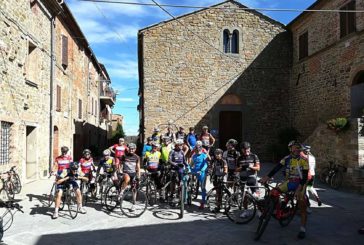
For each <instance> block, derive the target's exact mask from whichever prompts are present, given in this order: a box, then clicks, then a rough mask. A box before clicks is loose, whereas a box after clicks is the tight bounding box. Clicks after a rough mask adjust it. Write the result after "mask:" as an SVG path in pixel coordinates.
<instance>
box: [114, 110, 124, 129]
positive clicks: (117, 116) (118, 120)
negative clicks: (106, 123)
mask: <svg viewBox="0 0 364 245" xmlns="http://www.w3.org/2000/svg"><path fill="white" fill-rule="evenodd" d="M123 121H124V116H123V115H120V114H113V115H112V130H113V131H115V130H116V128H117V126H118V124H120V125H123Z"/></svg>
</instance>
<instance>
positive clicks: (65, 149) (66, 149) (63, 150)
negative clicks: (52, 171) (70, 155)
mask: <svg viewBox="0 0 364 245" xmlns="http://www.w3.org/2000/svg"><path fill="white" fill-rule="evenodd" d="M68 151H69V149H68V147H67V146H62V147H61V152H62V153H67V152H68Z"/></svg>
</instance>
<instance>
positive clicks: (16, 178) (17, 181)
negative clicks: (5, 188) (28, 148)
mask: <svg viewBox="0 0 364 245" xmlns="http://www.w3.org/2000/svg"><path fill="white" fill-rule="evenodd" d="M15 168H16V166H12V167H11V168H10V170H9V171H8V173H9V174H10V180H11V182H13V185H14V193H15V194H19V193H20V192H21V189H22V184H21V181H20V177H19V175H18V173H17V172H16V171H15Z"/></svg>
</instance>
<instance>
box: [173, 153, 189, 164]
mask: <svg viewBox="0 0 364 245" xmlns="http://www.w3.org/2000/svg"><path fill="white" fill-rule="evenodd" d="M168 159H169V160H168V162H169V163H170V164H172V165H178V164H183V165H187V163H186V158H185V155H184V154H183V151H182V150H172V151H171V152H170V154H169V158H168Z"/></svg>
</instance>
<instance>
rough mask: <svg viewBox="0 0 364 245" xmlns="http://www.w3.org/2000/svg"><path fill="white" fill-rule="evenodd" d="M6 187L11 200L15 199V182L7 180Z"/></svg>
mask: <svg viewBox="0 0 364 245" xmlns="http://www.w3.org/2000/svg"><path fill="white" fill-rule="evenodd" d="M5 187H6V188H5V189H6V192H7V194H8V198H9V200H14V196H15V192H14V184H13V182H11V181H5Z"/></svg>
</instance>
